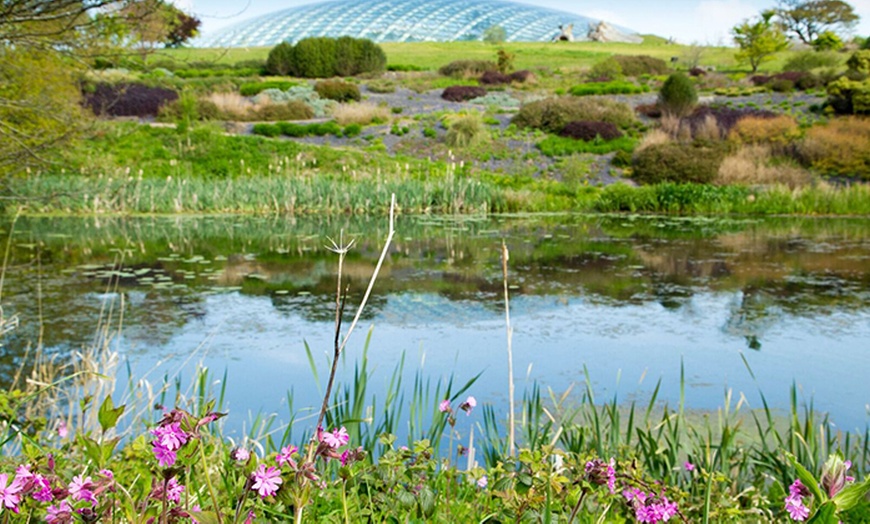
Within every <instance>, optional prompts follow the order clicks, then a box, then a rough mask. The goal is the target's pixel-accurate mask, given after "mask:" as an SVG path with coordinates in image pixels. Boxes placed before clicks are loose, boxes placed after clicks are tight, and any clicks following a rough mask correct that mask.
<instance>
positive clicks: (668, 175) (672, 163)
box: [632, 142, 725, 184]
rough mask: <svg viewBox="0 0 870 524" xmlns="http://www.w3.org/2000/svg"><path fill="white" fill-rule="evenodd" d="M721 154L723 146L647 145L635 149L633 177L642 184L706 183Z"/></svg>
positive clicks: (721, 156)
mask: <svg viewBox="0 0 870 524" xmlns="http://www.w3.org/2000/svg"><path fill="white" fill-rule="evenodd" d="M724 156H725V149H724V148H722V147H719V146H709V145H702V144H700V143H692V144H678V143H673V142H668V143H663V144H657V145H651V146H648V147H645V148H643V149H640V150H638V151H637V152H635V154H634V159H633V161H632V168H633V178H634V179H635V180H637V181H638V182H641V183H644V184H658V183H661V182H694V183H699V184H706V183H709V182H711V181H713V179H715V178H716V175H717V174H718V172H719V166H720V165H721V163H722V159H723V158H724Z"/></svg>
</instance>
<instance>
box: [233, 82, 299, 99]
mask: <svg viewBox="0 0 870 524" xmlns="http://www.w3.org/2000/svg"><path fill="white" fill-rule="evenodd" d="M295 85H298V83H297V82H288V81H284V80H269V81H266V82H249V83H246V84H242V85H241V86H240V87H239V94H241V95H242V96H255V95H258V94H260V93H262V92H263V91H265V90H266V89H277V90H279V91H287V90H288V89H290V88H291V87H293V86H295Z"/></svg>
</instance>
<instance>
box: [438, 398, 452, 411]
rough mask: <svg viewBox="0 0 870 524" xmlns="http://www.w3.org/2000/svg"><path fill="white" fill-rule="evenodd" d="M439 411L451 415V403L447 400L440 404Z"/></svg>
mask: <svg viewBox="0 0 870 524" xmlns="http://www.w3.org/2000/svg"><path fill="white" fill-rule="evenodd" d="M438 411H440V412H441V413H449V412H450V411H451V410H450V401H449V400H447V399H444V400H442V401H441V402H440V403H439V404H438Z"/></svg>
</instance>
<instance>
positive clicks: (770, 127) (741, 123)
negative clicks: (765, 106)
mask: <svg viewBox="0 0 870 524" xmlns="http://www.w3.org/2000/svg"><path fill="white" fill-rule="evenodd" d="M799 136H800V128H799V127H798V123H797V122H796V121H795V119H794V118H792V117H790V116H786V115H780V116H774V117H758V116H747V117H745V118H741V119H740V120H738V121H737V123H735V124H734V127H732V128H731V131H730V132H729V133H728V139H729V140H733V141H736V142H741V143H744V144H770V143H778V144H785V143H787V142H790V141H792V140H794V139H796V138H798V137H799Z"/></svg>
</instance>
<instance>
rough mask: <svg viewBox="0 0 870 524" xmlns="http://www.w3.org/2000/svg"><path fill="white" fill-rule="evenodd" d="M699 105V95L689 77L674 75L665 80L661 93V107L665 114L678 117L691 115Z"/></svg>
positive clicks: (679, 74)
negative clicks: (696, 105)
mask: <svg viewBox="0 0 870 524" xmlns="http://www.w3.org/2000/svg"><path fill="white" fill-rule="evenodd" d="M697 103H698V93H697V91H695V86H694V84H692V81H691V80H689V77H687V76H686V75H684V74H682V73H674V74H672V75H671V76H669V77H668V79H667V80H665V83H664V84H663V85H662V89H661V91H659V107H661V108H662V111H663V112H664V113H669V114H672V115H676V116H683V115H687V114H689V113H690V112H691V111H692V109H693V108H694V107H695V104H697Z"/></svg>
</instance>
